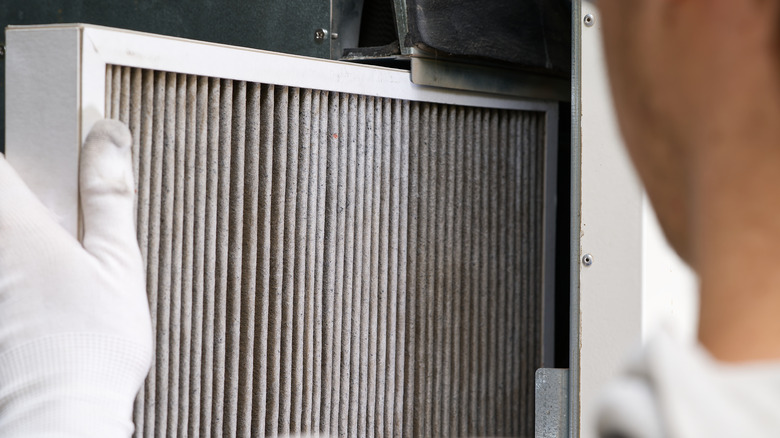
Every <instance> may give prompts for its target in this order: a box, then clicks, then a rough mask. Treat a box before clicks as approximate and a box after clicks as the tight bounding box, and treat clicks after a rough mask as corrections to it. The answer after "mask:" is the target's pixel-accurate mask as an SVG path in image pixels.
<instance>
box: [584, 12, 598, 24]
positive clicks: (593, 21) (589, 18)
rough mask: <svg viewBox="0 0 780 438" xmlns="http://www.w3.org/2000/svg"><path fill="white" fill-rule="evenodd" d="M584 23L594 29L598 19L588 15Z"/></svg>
mask: <svg viewBox="0 0 780 438" xmlns="http://www.w3.org/2000/svg"><path fill="white" fill-rule="evenodd" d="M582 21H583V22H584V23H585V26H587V27H593V25H594V24H596V17H594V16H593V14H588V15H586V16H585V18H583V19H582Z"/></svg>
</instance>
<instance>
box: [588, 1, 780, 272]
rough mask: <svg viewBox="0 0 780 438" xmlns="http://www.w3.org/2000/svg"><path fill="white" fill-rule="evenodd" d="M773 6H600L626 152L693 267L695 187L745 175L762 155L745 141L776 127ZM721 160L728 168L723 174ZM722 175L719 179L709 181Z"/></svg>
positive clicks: (778, 77)
mask: <svg viewBox="0 0 780 438" xmlns="http://www.w3.org/2000/svg"><path fill="white" fill-rule="evenodd" d="M779 5H780V0H600V1H599V2H598V6H599V9H600V13H601V15H602V16H601V17H599V19H600V20H601V25H602V29H603V36H604V45H605V50H606V58H607V64H608V70H609V75H610V80H611V83H612V91H613V97H614V100H615V105H616V110H617V114H618V118H619V122H620V127H621V130H622V132H623V136H624V138H625V140H626V143H627V147H628V150H629V152H630V154H631V157H632V160H633V161H634V164H635V166H636V167H637V170H638V172H639V175H640V177H641V178H642V180H643V182H644V184H645V186H646V189H647V191H648V194H649V196H650V199H651V201H652V203H653V205H654V206H655V209H656V212H657V214H658V216H659V219H660V222H661V225H662V227H663V228H664V231H665V233H666V235H667V238H668V239H669V241H670V243H671V244H672V246H673V247H674V248H675V249H676V250H677V252H678V253H679V254H680V255H681V256H682V257H683V258H684V259H685V260H686V261H688V262H689V263H691V264H693V265H694V267H696V265H697V263H696V258H697V254H696V253H695V252H696V250H695V248H693V247H692V245H693V244H692V241H691V239H692V237H691V236H692V235H693V233H692V231H693V230H691V227H692V225H691V224H692V223H698V222H700V221H695V220H694V218H692V215H693V214H694V213H693V211H694V210H695V209H696V207H697V204H696V203H697V202H699V200H697V199H696V198H695V196H693V193H694V192H696V190H698V189H699V188H701V185H702V184H721V183H722V184H724V186H726V184H728V181H727V180H728V178H732V177H739V178H742V177H749V175H747V174H746V172H749V170H748V169H747V167H748V164H747V162H744V163H743V158H741V157H746V156H750V155H751V154H753V155H754V156H755V155H756V154H760V153H762V151H761V150H756V149H760V147H759V146H755V147H754V145H756V144H758V143H760V142H758V141H756V142H754V141H753V139H754V138H757V137H759V136H761V135H763V134H765V133H766V132H764V131H766V130H767V129H776V127H777V126H780V118H778V115H780V105H779V104H778V102H780V68H778V65H779V63H778V61H780V48H778V27H779V26H778V23H779V22H780V21H779V20H780V7H779ZM777 148H778V149H780V138H778V145H777ZM765 159H772V158H770V157H769V156H765ZM732 160H733V161H732ZM729 161H732V162H733V163H734V169H730V168H729V167H727V166H725V164H724V163H728V162H729ZM715 162H717V163H720V165H723V167H722V168H721V167H718V165H716V163H715ZM741 164H744V166H742V167H740V166H741ZM777 164H778V167H777V169H778V170H777V171H778V172H780V163H777ZM721 169H726V170H725V171H724V172H725V173H726V174H723V175H710V174H708V173H713V172H718V171H720V170H721ZM732 171H733V172H735V173H733V174H727V173H728V172H732ZM740 172H741V173H740ZM718 178H722V179H723V180H725V181H719V180H718ZM726 189H727V187H726Z"/></svg>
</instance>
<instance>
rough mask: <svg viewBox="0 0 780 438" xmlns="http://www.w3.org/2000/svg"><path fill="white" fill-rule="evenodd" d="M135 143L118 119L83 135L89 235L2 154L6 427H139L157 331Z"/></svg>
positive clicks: (84, 432) (93, 431) (1, 399)
mask: <svg viewBox="0 0 780 438" xmlns="http://www.w3.org/2000/svg"><path fill="white" fill-rule="evenodd" d="M130 145H131V137H130V132H129V131H128V129H127V128H126V127H125V126H124V125H123V124H121V123H119V122H117V121H110V120H105V121H100V122H98V123H96V124H95V126H94V128H93V129H92V131H91V132H90V134H89V136H88V137H87V140H86V141H85V143H84V146H83V148H82V151H81V162H80V172H79V175H80V181H79V184H80V189H79V190H80V199H81V201H80V202H81V211H82V217H83V229H84V233H83V236H84V237H83V239H82V241H81V242H79V241H78V240H76V239H74V238H73V237H72V236H71V235H70V234H69V233H67V232H66V231H65V230H64V229H63V228H61V227H60V226H59V225H58V224H57V223H56V221H55V219H54V218H53V217H52V215H51V214H50V213H49V211H48V210H47V209H46V207H44V206H43V205H42V204H41V203H40V202H39V201H38V200H37V199H36V198H35V196H34V195H33V194H32V192H30V190H29V189H28V188H27V186H26V185H25V184H24V183H23V182H22V181H21V180H20V179H19V177H18V175H17V174H16V172H14V170H13V169H12V168H11V167H10V166H9V164H8V163H7V162H6V161H5V159H4V158H3V157H2V156H0V436H3V437H15V436H24V437H32V436H43V435H46V436H67V437H70V436H73V437H76V436H78V437H92V436H94V437H102V438H108V437H127V436H130V435H131V433H132V431H133V423H132V421H131V415H132V408H133V400H134V398H135V395H136V393H137V392H138V389H139V388H140V385H141V383H142V382H143V379H144V378H145V376H146V374H147V372H148V370H149V366H150V363H151V357H152V356H151V355H152V333H151V321H150V318H149V305H148V302H147V298H146V293H145V276H144V268H143V263H142V260H141V254H140V251H139V249H138V244H137V243H136V237H135V225H134V222H133V194H134V189H133V187H134V185H133V174H132V167H131V158H130Z"/></svg>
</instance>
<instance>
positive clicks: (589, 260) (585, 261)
mask: <svg viewBox="0 0 780 438" xmlns="http://www.w3.org/2000/svg"><path fill="white" fill-rule="evenodd" d="M582 264H583V265H585V266H590V265H592V264H593V256H592V255H590V254H585V255H584V256H582Z"/></svg>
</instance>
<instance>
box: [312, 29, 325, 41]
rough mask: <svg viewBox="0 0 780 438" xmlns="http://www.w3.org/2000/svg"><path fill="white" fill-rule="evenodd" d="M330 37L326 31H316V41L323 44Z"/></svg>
mask: <svg viewBox="0 0 780 438" xmlns="http://www.w3.org/2000/svg"><path fill="white" fill-rule="evenodd" d="M327 36H328V31H327V30H326V29H317V30H315V31H314V41H316V42H318V43H321V42H323V41H325V38H326V37H327Z"/></svg>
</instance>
